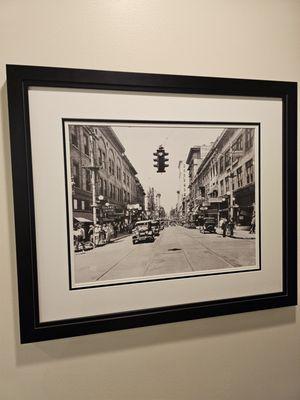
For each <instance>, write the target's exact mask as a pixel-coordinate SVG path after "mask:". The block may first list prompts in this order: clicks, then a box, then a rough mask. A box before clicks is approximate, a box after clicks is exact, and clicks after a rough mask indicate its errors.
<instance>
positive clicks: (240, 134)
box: [192, 128, 255, 225]
mask: <svg viewBox="0 0 300 400" xmlns="http://www.w3.org/2000/svg"><path fill="white" fill-rule="evenodd" d="M254 131H255V130H254V128H226V129H224V130H223V132H222V133H221V135H220V136H219V137H218V139H217V140H216V141H215V142H214V144H213V145H212V147H211V149H210V150H209V152H208V153H207V155H206V157H205V158H204V160H203V162H202V163H201V165H200V166H199V167H198V169H197V172H196V175H195V178H194V180H193V182H192V185H194V186H195V188H194V189H193V190H194V191H197V190H198V191H199V193H200V196H199V199H200V205H199V207H198V213H202V214H206V215H211V216H215V217H216V218H217V219H219V218H220V217H226V218H233V219H234V221H235V222H236V223H237V224H239V225H249V224H250V222H251V217H252V214H253V211H254V208H255V173H254V160H255V146H254Z"/></svg>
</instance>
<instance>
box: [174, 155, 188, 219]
mask: <svg viewBox="0 0 300 400" xmlns="http://www.w3.org/2000/svg"><path fill="white" fill-rule="evenodd" d="M178 177H179V190H178V192H177V194H178V198H177V205H176V210H177V215H178V217H179V218H180V219H184V218H185V217H186V212H187V209H186V202H187V197H188V190H189V189H188V175H187V167H186V164H185V162H184V161H182V160H180V161H179V163H178Z"/></svg>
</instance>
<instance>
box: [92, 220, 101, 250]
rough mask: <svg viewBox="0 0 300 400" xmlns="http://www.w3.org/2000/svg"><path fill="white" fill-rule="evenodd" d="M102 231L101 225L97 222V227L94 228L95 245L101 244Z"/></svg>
mask: <svg viewBox="0 0 300 400" xmlns="http://www.w3.org/2000/svg"><path fill="white" fill-rule="evenodd" d="M100 231H101V228H100V225H98V224H96V225H95V228H94V235H93V239H94V245H95V247H97V246H99V244H100Z"/></svg>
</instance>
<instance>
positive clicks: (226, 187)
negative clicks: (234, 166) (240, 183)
mask: <svg viewBox="0 0 300 400" xmlns="http://www.w3.org/2000/svg"><path fill="white" fill-rule="evenodd" d="M225 190H226V193H227V192H229V177H228V176H226V178H225Z"/></svg>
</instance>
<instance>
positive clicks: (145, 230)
mask: <svg viewBox="0 0 300 400" xmlns="http://www.w3.org/2000/svg"><path fill="white" fill-rule="evenodd" d="M139 242H154V232H153V229H152V223H151V220H145V221H138V222H136V224H135V226H134V228H133V231H132V243H133V244H137V243H139Z"/></svg>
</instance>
